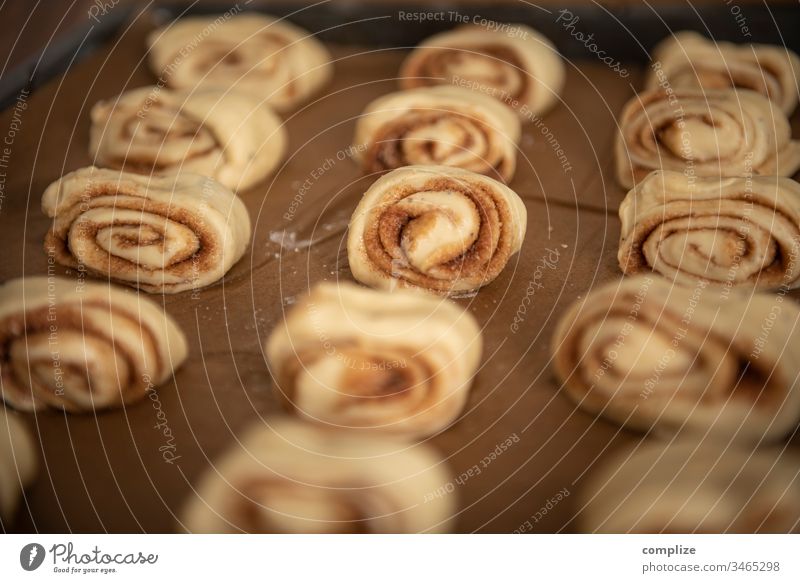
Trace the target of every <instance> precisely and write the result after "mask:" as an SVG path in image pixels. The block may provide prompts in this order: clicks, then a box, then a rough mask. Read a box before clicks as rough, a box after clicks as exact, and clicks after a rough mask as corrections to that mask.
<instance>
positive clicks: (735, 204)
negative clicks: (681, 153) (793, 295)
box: [618, 171, 800, 289]
mask: <svg viewBox="0 0 800 583" xmlns="http://www.w3.org/2000/svg"><path fill="white" fill-rule="evenodd" d="M619 216H620V219H621V221H622V234H621V238H620V246H619V255H618V257H619V265H620V268H621V269H622V271H624V272H625V273H627V274H634V273H641V272H643V271H647V270H654V271H656V272H658V273H660V274H662V275H664V276H665V277H667V278H669V279H671V280H673V281H675V282H678V283H685V284H688V285H691V284H694V283H696V282H697V281H698V280H705V281H708V282H709V283H713V284H715V285H721V286H725V287H744V288H750V289H752V288H757V289H779V288H784V289H792V288H796V287H798V286H800V184H798V183H797V182H795V181H793V180H790V179H788V178H776V177H774V176H757V177H753V178H725V179H722V180H719V179H717V178H694V179H690V178H689V177H687V176H686V175H685V174H683V173H682V172H669V171H663V172H662V171H656V172H653V173H651V174H649V175H648V176H647V178H645V179H644V180H643V181H642V182H640V183H639V184H637V185H636V187H635V188H634V189H633V190H631V191H630V192H629V193H628V195H627V196H626V197H625V200H624V201H623V202H622V205H621V206H620V208H619Z"/></svg>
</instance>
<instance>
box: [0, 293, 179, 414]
mask: <svg viewBox="0 0 800 583" xmlns="http://www.w3.org/2000/svg"><path fill="white" fill-rule="evenodd" d="M0 335H1V336H2V341H0V366H1V367H2V368H1V369H0V374H2V380H3V385H2V388H3V399H4V400H5V402H6V403H8V404H9V405H11V406H12V407H14V408H16V409H20V410H22V411H36V410H41V409H46V408H48V407H53V408H56V409H64V410H66V411H70V412H85V411H93V410H99V409H107V408H112V407H120V406H122V405H124V404H126V403H131V402H133V401H136V400H138V399H141V398H142V397H144V396H145V395H146V393H147V391H148V390H153V389H154V388H155V387H156V386H158V385H160V384H163V383H164V382H166V381H167V380H168V379H169V378H170V377H171V376H172V374H173V371H174V370H175V369H177V368H178V367H179V366H180V365H181V363H182V362H183V361H184V360H185V358H186V354H187V347H186V338H185V337H184V335H183V332H181V330H180V329H179V328H178V325H177V324H176V323H175V322H174V321H173V320H172V318H171V317H170V316H169V315H168V314H166V313H165V312H164V311H163V310H162V309H161V308H160V307H159V306H158V305H157V304H155V303H154V302H152V301H151V300H149V299H147V298H144V297H141V296H138V295H136V294H135V293H133V292H129V291H127V290H122V289H119V288H115V287H112V286H108V285H105V284H93V283H85V282H74V281H71V280H68V279H62V278H58V277H27V278H23V279H15V280H12V281H10V282H8V283H5V284H4V285H3V286H1V287H0Z"/></svg>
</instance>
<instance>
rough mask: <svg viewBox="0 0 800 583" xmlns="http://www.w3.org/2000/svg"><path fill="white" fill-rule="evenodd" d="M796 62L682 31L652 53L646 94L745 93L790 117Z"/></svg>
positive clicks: (798, 70)
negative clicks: (664, 90) (667, 90)
mask: <svg viewBox="0 0 800 583" xmlns="http://www.w3.org/2000/svg"><path fill="white" fill-rule="evenodd" d="M798 76H800V58H798V56H797V54H795V53H794V52H793V51H790V50H789V49H787V48H786V47H778V46H772V45H759V44H747V45H737V44H733V43H728V42H717V41H712V40H709V39H707V38H705V37H704V36H702V35H700V34H697V33H696V32H690V31H682V32H678V33H675V34H674V35H673V36H670V37H668V38H666V39H665V40H663V41H661V42H660V43H659V44H658V45H657V46H656V48H655V50H654V51H653V66H652V68H651V70H650V73H649V75H648V77H647V82H646V87H647V89H655V88H656V87H659V86H665V85H667V84H669V85H670V86H672V87H673V88H675V89H684V88H689V89H698V88H699V89H750V90H752V91H756V92H758V93H760V94H761V95H763V96H764V97H767V98H768V99H770V100H771V101H772V102H773V103H774V104H775V105H776V106H777V107H779V108H780V109H782V110H783V112H784V113H785V114H786V115H790V114H791V113H792V112H793V111H794V109H795V107H796V106H797V96H798V82H797V80H798Z"/></svg>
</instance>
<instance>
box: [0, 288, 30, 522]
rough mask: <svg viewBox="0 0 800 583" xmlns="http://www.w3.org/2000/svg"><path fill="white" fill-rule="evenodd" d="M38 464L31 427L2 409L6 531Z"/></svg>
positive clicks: (1, 491) (0, 508)
mask: <svg viewBox="0 0 800 583" xmlns="http://www.w3.org/2000/svg"><path fill="white" fill-rule="evenodd" d="M0 289H1V288H0ZM37 465H38V464H37V462H36V450H35V448H34V445H33V440H32V439H31V436H30V434H29V433H28V430H27V429H26V428H25V426H24V425H23V424H22V422H21V421H20V420H19V419H17V418H16V417H15V416H14V414H13V413H11V412H10V411H9V410H8V409H0V529H2V530H3V531H4V532H9V531H10V528H9V526H10V523H11V521H12V520H13V518H14V513H15V512H16V511H17V507H18V506H19V501H20V497H21V495H22V490H23V489H24V488H26V487H28V486H29V485H30V484H31V483H32V482H33V479H34V478H35V477H36V466H37Z"/></svg>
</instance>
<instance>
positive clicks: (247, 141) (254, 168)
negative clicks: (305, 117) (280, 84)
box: [89, 86, 287, 190]
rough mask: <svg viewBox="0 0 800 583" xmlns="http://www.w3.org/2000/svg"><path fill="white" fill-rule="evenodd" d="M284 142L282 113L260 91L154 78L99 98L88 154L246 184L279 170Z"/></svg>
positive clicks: (132, 167)
mask: <svg viewBox="0 0 800 583" xmlns="http://www.w3.org/2000/svg"><path fill="white" fill-rule="evenodd" d="M286 143H287V136H286V129H285V128H284V127H283V125H282V122H281V120H280V118H278V116H276V115H275V114H274V113H273V112H272V110H270V108H269V107H268V106H267V105H265V104H264V103H263V102H262V101H261V99H260V98H257V97H254V96H252V95H247V94H243V93H234V92H231V91H227V90H225V91H221V90H215V89H205V90H198V91H169V90H168V89H163V88H160V87H157V86H153V87H140V88H138V89H134V90H132V91H127V92H125V93H123V94H122V95H118V96H116V97H113V98H111V99H108V100H105V101H101V102H99V103H97V104H95V106H94V107H93V108H92V128H91V140H90V144H89V154H90V155H91V156H92V157H93V158H94V163H95V164H96V165H98V166H103V167H106V168H115V169H118V170H126V171H128V172H136V173H138V174H153V173H156V174H159V173H170V174H171V173H175V172H178V171H183V172H195V173H197V174H202V175H203V176H209V177H211V178H214V179H215V180H216V181H217V182H219V183H221V184H223V185H224V186H227V187H228V188H230V189H233V190H246V189H248V188H250V187H251V186H253V185H254V184H256V183H257V182H259V181H261V180H263V179H264V178H266V177H267V176H269V175H270V174H271V173H272V172H273V170H275V168H276V167H277V166H278V164H279V163H280V162H281V161H282V160H283V158H284V156H285V154H286Z"/></svg>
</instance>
